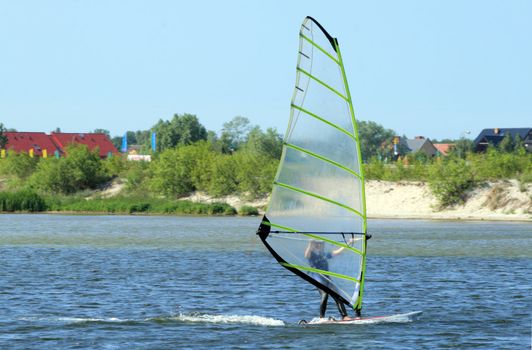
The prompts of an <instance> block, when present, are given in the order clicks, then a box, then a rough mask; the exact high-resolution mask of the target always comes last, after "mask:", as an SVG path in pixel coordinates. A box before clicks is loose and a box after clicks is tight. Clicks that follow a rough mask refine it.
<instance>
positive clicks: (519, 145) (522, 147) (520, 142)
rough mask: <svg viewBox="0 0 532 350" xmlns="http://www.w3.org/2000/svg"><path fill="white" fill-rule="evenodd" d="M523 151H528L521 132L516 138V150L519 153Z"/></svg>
mask: <svg viewBox="0 0 532 350" xmlns="http://www.w3.org/2000/svg"><path fill="white" fill-rule="evenodd" d="M522 151H525V152H526V148H525V142H524V141H523V139H522V138H521V136H520V135H519V134H516V135H515V138H514V152H515V153H516V154H519V153H520V152H522Z"/></svg>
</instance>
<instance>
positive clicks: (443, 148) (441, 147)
mask: <svg viewBox="0 0 532 350" xmlns="http://www.w3.org/2000/svg"><path fill="white" fill-rule="evenodd" d="M434 147H436V149H437V150H438V152H440V153H441V154H443V155H444V156H446V155H447V153H449V151H450V150H451V149H452V148H453V147H454V143H435V144H434Z"/></svg>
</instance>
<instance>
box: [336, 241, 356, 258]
mask: <svg viewBox="0 0 532 350" xmlns="http://www.w3.org/2000/svg"><path fill="white" fill-rule="evenodd" d="M354 242H355V239H354V238H351V239H350V240H349V241H348V242H347V245H348V246H351V244H353V243H354ZM344 249H345V247H340V248H338V249H336V250H333V251H332V252H331V256H337V255H339V254H341V253H342V252H343V251H344Z"/></svg>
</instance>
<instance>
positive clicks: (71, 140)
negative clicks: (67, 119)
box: [50, 132, 118, 158]
mask: <svg viewBox="0 0 532 350" xmlns="http://www.w3.org/2000/svg"><path fill="white" fill-rule="evenodd" d="M50 137H51V139H52V140H53V141H54V143H55V144H56V145H58V146H59V147H60V148H61V150H63V152H65V147H66V146H68V145H71V144H81V145H86V146H87V147H88V148H89V150H91V151H94V150H95V149H96V148H98V149H99V152H100V158H107V157H108V156H109V155H112V154H118V150H117V149H116V147H115V146H114V145H113V143H112V142H111V139H109V136H107V135H106V134H92V133H87V134H84V133H66V132H52V134H51V135H50Z"/></svg>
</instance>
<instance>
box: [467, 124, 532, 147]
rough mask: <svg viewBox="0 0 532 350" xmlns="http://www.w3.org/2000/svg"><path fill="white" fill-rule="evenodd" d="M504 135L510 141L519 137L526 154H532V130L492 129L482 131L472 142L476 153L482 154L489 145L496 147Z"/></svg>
mask: <svg viewBox="0 0 532 350" xmlns="http://www.w3.org/2000/svg"><path fill="white" fill-rule="evenodd" d="M506 135H510V136H511V137H512V139H514V140H515V137H516V136H517V135H519V137H520V138H521V140H523V143H524V145H525V148H526V150H527V151H528V152H532V128H506V129H503V128H493V129H484V130H482V131H481V132H480V134H479V135H478V136H477V137H476V139H475V140H474V141H473V144H474V149H475V151H476V152H484V151H486V149H487V148H488V146H489V145H492V146H497V145H498V144H499V143H500V142H501V141H502V140H503V139H504V137H505V136H506Z"/></svg>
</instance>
